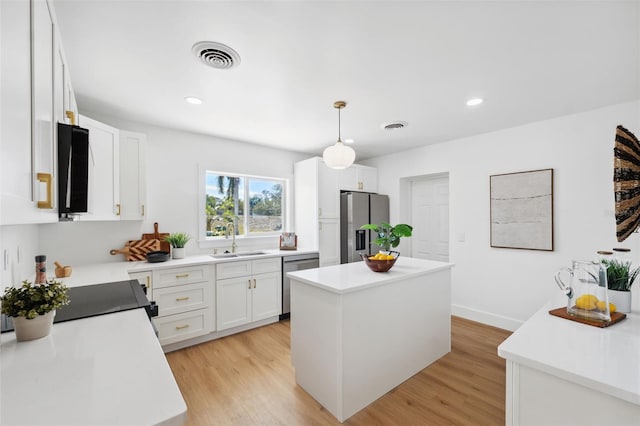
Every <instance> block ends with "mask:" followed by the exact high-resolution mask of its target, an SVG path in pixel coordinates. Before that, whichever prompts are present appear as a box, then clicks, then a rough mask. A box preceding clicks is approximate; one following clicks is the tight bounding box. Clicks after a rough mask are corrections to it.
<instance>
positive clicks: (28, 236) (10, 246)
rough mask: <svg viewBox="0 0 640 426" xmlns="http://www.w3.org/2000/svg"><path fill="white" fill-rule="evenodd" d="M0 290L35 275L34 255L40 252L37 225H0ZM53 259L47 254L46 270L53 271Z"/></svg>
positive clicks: (31, 278) (30, 278)
mask: <svg viewBox="0 0 640 426" xmlns="http://www.w3.org/2000/svg"><path fill="white" fill-rule="evenodd" d="M0 250H1V252H0V256H1V258H0V267H1V269H0V279H1V280H0V290H1V289H4V288H5V287H8V286H10V285H12V284H13V285H18V284H20V282H21V281H22V280H24V279H29V280H33V279H34V277H35V268H36V262H35V257H36V255H39V254H46V253H44V252H40V249H39V241H38V225H11V226H0ZM54 260H55V259H52V258H51V257H49V256H47V270H48V271H49V272H53V270H54V266H53V262H54Z"/></svg>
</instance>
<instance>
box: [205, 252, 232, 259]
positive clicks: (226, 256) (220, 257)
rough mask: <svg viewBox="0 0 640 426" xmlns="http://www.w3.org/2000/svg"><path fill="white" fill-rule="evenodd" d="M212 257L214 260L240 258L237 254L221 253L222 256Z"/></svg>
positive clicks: (213, 255) (215, 255)
mask: <svg viewBox="0 0 640 426" xmlns="http://www.w3.org/2000/svg"><path fill="white" fill-rule="evenodd" d="M211 257H213V258H214V259H226V258H228V257H238V255H237V254H235V253H220V254H212V255H211Z"/></svg>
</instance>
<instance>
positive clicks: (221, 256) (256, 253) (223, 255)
mask: <svg viewBox="0 0 640 426" xmlns="http://www.w3.org/2000/svg"><path fill="white" fill-rule="evenodd" d="M262 254H267V252H264V251H244V252H240V253H220V254H212V255H211V257H213V258H214V259H228V258H233V257H244V256H260V255H262Z"/></svg>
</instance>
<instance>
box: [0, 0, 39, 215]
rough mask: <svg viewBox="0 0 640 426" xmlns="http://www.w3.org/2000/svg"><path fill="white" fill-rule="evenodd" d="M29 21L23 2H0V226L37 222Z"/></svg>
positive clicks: (28, 14)
mask: <svg viewBox="0 0 640 426" xmlns="http://www.w3.org/2000/svg"><path fill="white" fill-rule="evenodd" d="M30 19H31V18H30V7H29V2H26V1H21V2H18V1H0V92H1V93H2V96H0V123H1V125H0V141H1V143H0V150H1V151H0V158H2V159H3V160H4V161H3V162H2V167H1V168H0V174H1V179H0V182H1V183H2V187H1V191H0V192H1V193H2V209H0V224H1V225H12V224H20V223H35V222H37V220H36V219H37V218H36V217H34V216H35V212H36V209H35V204H34V198H33V195H32V193H33V169H32V167H33V165H32V164H31V26H30ZM9 159H10V160H9Z"/></svg>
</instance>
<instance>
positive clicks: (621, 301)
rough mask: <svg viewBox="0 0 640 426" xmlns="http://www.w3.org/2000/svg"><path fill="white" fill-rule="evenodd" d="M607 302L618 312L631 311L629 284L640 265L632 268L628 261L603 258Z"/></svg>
mask: <svg viewBox="0 0 640 426" xmlns="http://www.w3.org/2000/svg"><path fill="white" fill-rule="evenodd" d="M602 263H604V264H605V265H606V266H607V288H608V289H609V291H608V297H609V302H611V303H613V304H614V305H616V310H617V311H618V312H631V286H632V285H633V282H634V281H635V279H636V278H637V277H638V273H640V267H639V268H635V269H632V268H631V262H630V261H624V260H619V259H611V260H609V259H605V260H603V261H602Z"/></svg>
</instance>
